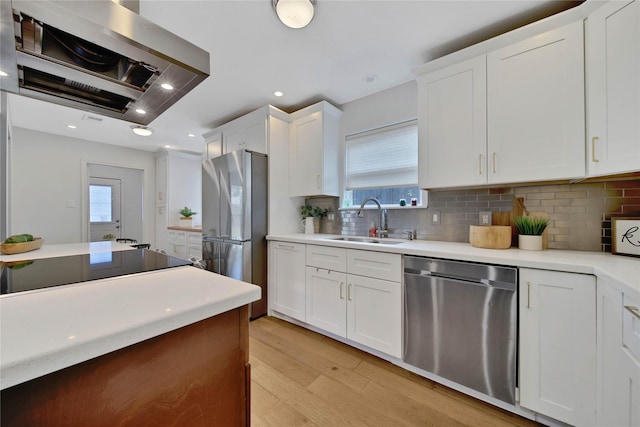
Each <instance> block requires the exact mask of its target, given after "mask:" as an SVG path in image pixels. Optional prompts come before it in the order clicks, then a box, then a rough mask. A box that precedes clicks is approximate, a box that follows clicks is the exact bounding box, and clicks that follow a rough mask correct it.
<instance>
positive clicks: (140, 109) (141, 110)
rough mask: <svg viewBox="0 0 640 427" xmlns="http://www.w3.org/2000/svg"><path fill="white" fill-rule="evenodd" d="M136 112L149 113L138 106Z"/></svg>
mask: <svg viewBox="0 0 640 427" xmlns="http://www.w3.org/2000/svg"><path fill="white" fill-rule="evenodd" d="M136 113H138V114H147V112H146V111H144V110H143V109H142V108H136Z"/></svg>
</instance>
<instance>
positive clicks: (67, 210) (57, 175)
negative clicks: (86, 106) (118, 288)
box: [9, 127, 155, 247]
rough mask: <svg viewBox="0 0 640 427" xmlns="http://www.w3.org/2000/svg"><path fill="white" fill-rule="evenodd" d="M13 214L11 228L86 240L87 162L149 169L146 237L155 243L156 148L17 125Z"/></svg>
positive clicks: (48, 240)
mask: <svg viewBox="0 0 640 427" xmlns="http://www.w3.org/2000/svg"><path fill="white" fill-rule="evenodd" d="M12 135H13V140H12V142H13V143H12V159H11V166H12V171H11V172H12V174H11V181H12V188H11V189H12V194H11V205H10V208H9V209H10V211H11V216H12V218H11V219H12V223H11V228H10V230H9V234H18V233H31V234H33V235H37V236H41V237H43V238H44V239H45V244H57V243H76V242H81V241H83V232H84V235H85V236H86V230H83V226H82V223H83V220H82V219H83V216H84V214H85V212H86V211H87V206H86V203H87V199H88V197H87V195H88V190H87V188H85V187H86V186H87V185H88V184H87V182H86V180H87V171H86V168H87V164H88V163H96V164H106V165H111V166H120V167H128V168H134V169H141V170H143V171H144V178H143V180H144V186H143V192H144V204H143V209H144V220H143V237H142V240H143V241H144V242H145V243H151V245H152V247H154V246H155V236H154V228H155V226H154V220H155V217H154V214H153V213H154V207H155V206H154V200H155V199H154V195H155V158H154V153H152V152H148V151H141V150H134V149H130V148H123V147H118V146H114V145H107V144H101V143H96V142H92V141H87V140H81V139H75V138H67V137H62V136H59V135H53V134H48V133H43V132H38V131H33V130H28V129H23V128H18V127H14V128H13V129H12Z"/></svg>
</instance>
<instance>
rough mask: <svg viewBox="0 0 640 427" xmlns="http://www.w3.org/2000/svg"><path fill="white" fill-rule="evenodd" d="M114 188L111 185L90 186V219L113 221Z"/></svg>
mask: <svg viewBox="0 0 640 427" xmlns="http://www.w3.org/2000/svg"><path fill="white" fill-rule="evenodd" d="M112 189H113V188H112V187H111V186H110V185H90V186H89V221H91V222H111V219H112V213H113V207H112V200H113V197H112V194H111V193H112Z"/></svg>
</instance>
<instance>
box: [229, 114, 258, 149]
mask: <svg viewBox="0 0 640 427" xmlns="http://www.w3.org/2000/svg"><path fill="white" fill-rule="evenodd" d="M267 141H268V140H267V115H266V114H265V113H264V112H262V111H261V112H259V113H258V114H249V115H247V116H245V117H244V118H243V120H242V121H240V122H239V123H237V126H233V127H231V128H230V129H229V130H228V131H226V132H223V133H222V146H223V148H224V152H225V153H231V152H232V151H236V150H242V149H244V150H250V151H256V152H258V153H263V154H267V151H268V147H267Z"/></svg>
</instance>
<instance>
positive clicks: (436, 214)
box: [431, 211, 440, 224]
mask: <svg viewBox="0 0 640 427" xmlns="http://www.w3.org/2000/svg"><path fill="white" fill-rule="evenodd" d="M431 224H440V211H433V212H431Z"/></svg>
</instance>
